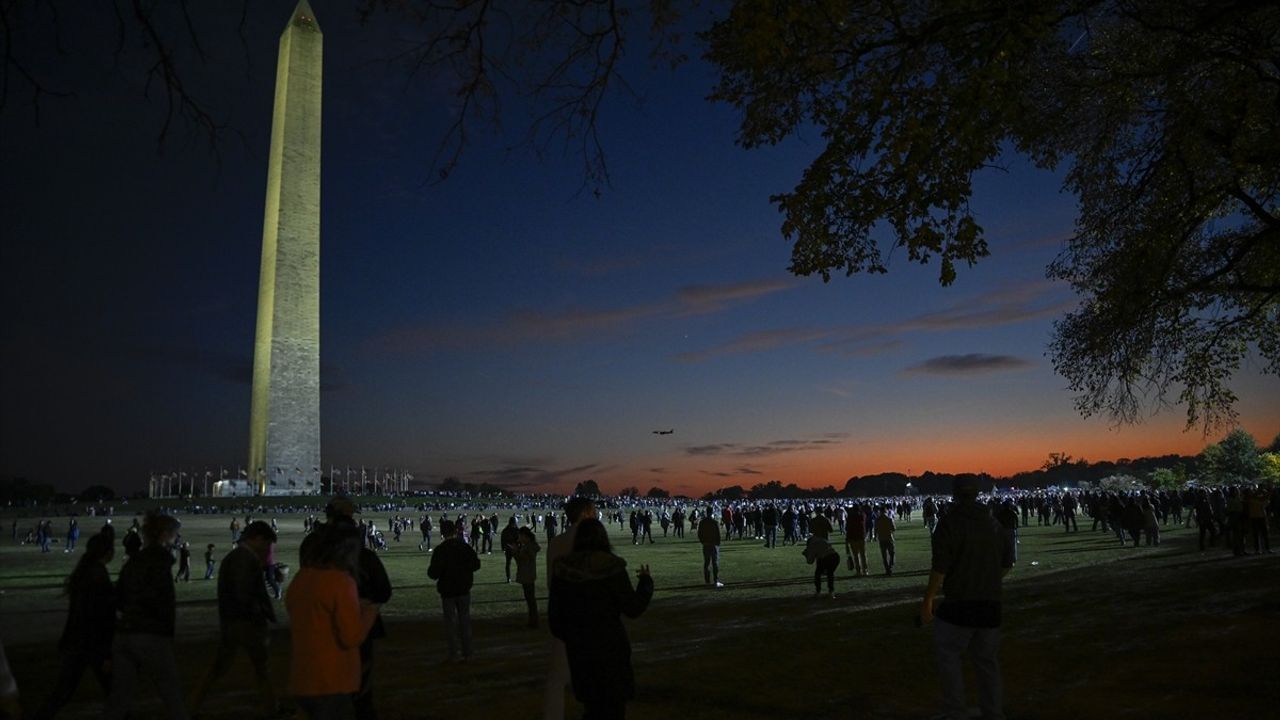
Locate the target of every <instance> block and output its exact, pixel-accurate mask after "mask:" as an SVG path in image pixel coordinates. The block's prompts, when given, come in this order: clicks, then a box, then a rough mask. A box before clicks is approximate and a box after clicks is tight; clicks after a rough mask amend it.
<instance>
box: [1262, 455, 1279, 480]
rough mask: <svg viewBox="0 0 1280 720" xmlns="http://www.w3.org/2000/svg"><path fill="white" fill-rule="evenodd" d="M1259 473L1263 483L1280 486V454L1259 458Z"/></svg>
mask: <svg viewBox="0 0 1280 720" xmlns="http://www.w3.org/2000/svg"><path fill="white" fill-rule="evenodd" d="M1258 463H1259V472H1258V477H1260V478H1261V479H1262V480H1263V482H1267V483H1270V484H1272V485H1280V453H1274V452H1268V453H1262V455H1260V456H1258Z"/></svg>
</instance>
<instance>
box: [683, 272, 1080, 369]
mask: <svg viewBox="0 0 1280 720" xmlns="http://www.w3.org/2000/svg"><path fill="white" fill-rule="evenodd" d="M1065 290H1066V286H1065V285H1063V284H1061V283H1055V282H1051V281H1048V280H1037V281H1033V282H1029V283H1021V284H1017V285H1010V286H1005V287H1000V288H996V289H994V290H990V291H988V292H985V293H981V294H978V295H975V296H969V297H966V298H962V299H960V300H956V301H954V302H952V303H951V304H950V305H948V306H947V307H945V308H943V309H942V310H937V311H934V312H929V313H924V314H921V315H916V316H914V317H910V318H907V319H905V320H900V321H897V322H891V323H879V324H867V325H836V326H827V327H792V328H773V329H770V330H758V331H754V332H749V333H745V334H743V335H740V336H739V337H737V338H734V339H732V340H730V341H728V342H726V343H722V344H720V345H716V346H713V347H709V348H705V349H702V350H695V351H690V352H685V353H680V354H678V355H676V359H677V360H680V361H683V362H701V361H704V360H709V359H711V358H715V357H718V356H721V355H733V354H739V353H752V352H764V351H768V350H775V349H778V348H783V347H792V346H800V345H813V346H814V349H816V350H818V351H821V352H836V353H840V354H843V355H848V356H860V355H874V354H879V353H883V352H890V351H892V350H896V349H898V348H899V347H901V345H902V341H901V339H900V336H901V335H905V334H907V333H915V332H945V331H950V330H969V329H975V328H984V327H996V326H1000V325H1012V324H1015V323H1020V322H1026V321H1029V320H1037V319H1040V318H1043V317H1051V316H1056V315H1059V314H1061V313H1062V312H1064V311H1065V310H1068V309H1070V308H1072V307H1074V306H1075V305H1076V303H1077V300H1076V299H1075V298H1074V297H1070V298H1064V297H1063V293H1064V291H1065Z"/></svg>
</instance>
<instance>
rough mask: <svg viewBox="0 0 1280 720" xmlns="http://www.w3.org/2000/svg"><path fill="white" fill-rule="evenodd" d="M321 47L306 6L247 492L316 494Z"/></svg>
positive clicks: (269, 277)
mask: <svg viewBox="0 0 1280 720" xmlns="http://www.w3.org/2000/svg"><path fill="white" fill-rule="evenodd" d="M323 42H324V38H323V36H322V35H321V34H320V26H319V25H318V24H317V23H316V19H315V14H314V13H312V11H311V6H310V5H309V4H308V3H307V0H302V1H301V2H299V3H298V6H297V7H296V8H295V9H294V11H293V15H292V16H290V18H289V24H288V25H287V26H286V27H285V29H284V34H283V35H281V36H280V57H279V61H278V64H277V67H276V98H275V110H274V114H273V116H272V123H271V155H270V161H269V164H268V166H267V209H266V216H265V218H264V220H263V227H262V275H261V277H260V278H259V280H258V329H257V333H256V335H255V337H254V345H253V399H252V401H251V408H250V417H249V473H250V483H251V484H252V485H254V486H255V488H256V490H257V492H258V493H259V494H262V495H298V494H303V493H314V492H317V491H318V490H319V467H320V78H321V67H320V66H321V58H322V55H323Z"/></svg>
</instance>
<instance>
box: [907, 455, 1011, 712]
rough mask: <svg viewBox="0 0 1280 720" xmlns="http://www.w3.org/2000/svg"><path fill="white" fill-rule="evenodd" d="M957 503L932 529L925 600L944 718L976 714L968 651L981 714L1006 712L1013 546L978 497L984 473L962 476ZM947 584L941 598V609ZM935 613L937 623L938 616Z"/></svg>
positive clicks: (923, 620) (922, 606) (922, 617)
mask: <svg viewBox="0 0 1280 720" xmlns="http://www.w3.org/2000/svg"><path fill="white" fill-rule="evenodd" d="M953 494H954V496H955V502H954V503H953V504H952V506H951V508H950V509H949V510H948V511H947V513H946V515H945V516H943V517H942V519H941V520H940V521H939V522H938V527H937V528H936V529H935V530H934V532H933V538H932V544H933V559H932V566H931V570H930V572H929V585H928V587H927V588H926V589H925V593H924V600H923V602H922V603H921V604H920V623H921V624H922V625H927V624H929V623H933V624H934V631H933V646H934V657H935V660H936V662H937V665H938V675H939V676H940V679H941V681H942V705H943V717H946V718H951V719H953V720H959V718H967V717H969V713H968V710H967V706H966V703H965V693H964V671H963V668H962V667H961V658H962V657H963V656H964V654H965V653H966V652H968V654H969V655H970V656H971V657H972V659H973V665H974V670H975V677H976V678H977V682H978V704H979V705H980V706H981V709H982V717H984V718H988V720H1003V718H1004V688H1003V681H1002V680H1001V677H1000V661H999V658H998V653H999V650H1000V620H1001V618H1000V613H1001V603H1000V599H1001V583H1002V579H1003V577H1004V575H1005V574H1006V573H1008V572H1009V569H1010V568H1011V567H1013V553H1012V548H1011V547H1010V545H1009V543H1007V542H1005V540H1004V537H1003V529H1002V528H1001V526H1000V523H999V522H998V521H997V520H996V519H995V518H994V517H992V516H991V513H990V512H989V511H988V508H987V507H986V506H985V505H981V504H979V503H978V485H977V479H976V478H972V477H960V478H957V479H956V482H955V486H954V489H953ZM939 590H941V591H942V594H943V595H944V598H945V599H944V600H943V602H942V605H941V606H939V607H938V608H937V612H936V613H935V612H934V600H935V598H936V596H937V594H938V591H939ZM935 619H936V622H935Z"/></svg>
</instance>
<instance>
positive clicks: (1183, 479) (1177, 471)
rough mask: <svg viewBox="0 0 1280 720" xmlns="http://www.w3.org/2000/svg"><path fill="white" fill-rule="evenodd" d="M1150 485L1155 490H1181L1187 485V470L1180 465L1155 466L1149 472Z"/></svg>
mask: <svg viewBox="0 0 1280 720" xmlns="http://www.w3.org/2000/svg"><path fill="white" fill-rule="evenodd" d="M1150 485H1151V487H1153V488H1155V489H1156V490H1181V489H1182V488H1184V487H1186V485H1187V472H1186V470H1185V469H1184V468H1183V467H1181V466H1178V467H1172V468H1156V469H1155V470H1154V471H1153V472H1152V473H1151V482H1150Z"/></svg>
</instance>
